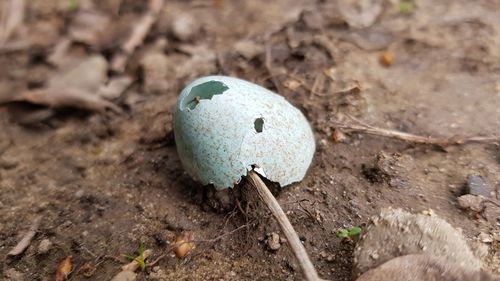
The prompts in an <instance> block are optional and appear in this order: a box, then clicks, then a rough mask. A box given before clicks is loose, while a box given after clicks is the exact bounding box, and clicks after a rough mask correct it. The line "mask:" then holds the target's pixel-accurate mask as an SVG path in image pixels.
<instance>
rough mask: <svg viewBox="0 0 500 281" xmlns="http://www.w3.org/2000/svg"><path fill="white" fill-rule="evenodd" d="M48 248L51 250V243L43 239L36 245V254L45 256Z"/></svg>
mask: <svg viewBox="0 0 500 281" xmlns="http://www.w3.org/2000/svg"><path fill="white" fill-rule="evenodd" d="M50 248H52V242H51V241H50V240H49V239H43V240H42V241H40V244H39V245H38V254H40V255H43V254H46V253H48V252H49V251H50Z"/></svg>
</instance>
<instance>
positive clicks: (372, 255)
mask: <svg viewBox="0 0 500 281" xmlns="http://www.w3.org/2000/svg"><path fill="white" fill-rule="evenodd" d="M370 257H371V258H372V259H374V260H378V258H379V255H378V254H377V253H376V252H375V253H371V254H370Z"/></svg>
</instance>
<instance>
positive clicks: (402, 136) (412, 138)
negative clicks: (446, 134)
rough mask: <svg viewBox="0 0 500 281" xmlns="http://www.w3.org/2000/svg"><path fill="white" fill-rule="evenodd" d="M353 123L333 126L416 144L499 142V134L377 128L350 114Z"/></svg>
mask: <svg viewBox="0 0 500 281" xmlns="http://www.w3.org/2000/svg"><path fill="white" fill-rule="evenodd" d="M349 118H350V119H352V120H353V121H354V122H355V124H352V123H351V124H349V123H334V126H335V127H336V128H339V129H344V130H348V131H353V132H359V133H365V134H369V135H376V136H381V137H387V138H395V139H399V140H403V141H408V142H413V143H418V144H432V145H439V146H451V145H463V144H467V143H472V142H476V143H494V142H500V136H489V137H482V136H475V137H462V138H456V137H455V138H435V137H426V136H419V135H414V134H410V133H405V132H400V131H396V130H388V129H382V128H377V127H375V126H372V125H369V124H366V123H364V122H362V121H361V120H358V119H355V118H354V117H352V116H349Z"/></svg>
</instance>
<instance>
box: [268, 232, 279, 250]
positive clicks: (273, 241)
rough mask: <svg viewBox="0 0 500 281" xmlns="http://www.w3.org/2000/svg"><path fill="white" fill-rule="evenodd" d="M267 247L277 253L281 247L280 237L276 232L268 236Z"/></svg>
mask: <svg viewBox="0 0 500 281" xmlns="http://www.w3.org/2000/svg"><path fill="white" fill-rule="evenodd" d="M267 246H268V247H269V249H270V250H272V251H277V250H278V249H279V248H280V247H281V243H280V236H279V235H278V233H276V232H271V233H269V234H268V236H267Z"/></svg>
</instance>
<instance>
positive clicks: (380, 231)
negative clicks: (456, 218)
mask: <svg viewBox="0 0 500 281" xmlns="http://www.w3.org/2000/svg"><path fill="white" fill-rule="evenodd" d="M421 253H422V254H423V253H425V254H427V255H429V256H436V257H445V258H447V259H448V260H449V261H450V262H455V263H458V264H459V265H460V266H464V268H466V269H467V270H472V271H474V270H479V269H480V268H481V261H480V260H479V259H477V258H476V257H475V256H474V254H473V253H472V251H471V250H470V249H469V247H468V245H467V243H466V241H465V239H464V238H463V236H462V234H461V233H460V232H459V231H457V230H456V229H455V228H453V227H452V226H451V225H450V224H449V223H447V222H446V221H444V220H442V219H440V218H438V217H435V216H426V215H421V214H418V215H414V214H410V213H408V212H405V211H403V210H400V209H396V210H393V209H383V210H382V211H381V214H380V215H379V216H377V217H374V218H373V219H372V221H371V223H370V224H369V225H368V226H367V228H366V230H365V232H364V234H363V235H362V237H361V240H360V241H359V242H358V245H357V246H356V249H355V250H354V274H355V276H358V275H359V274H361V273H364V272H366V271H368V270H369V269H372V268H375V267H377V266H379V265H381V264H383V263H384V262H387V261H389V260H391V259H393V258H395V257H398V256H404V255H410V254H421ZM374 255H376V256H377V259H374V258H373V256H374Z"/></svg>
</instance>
